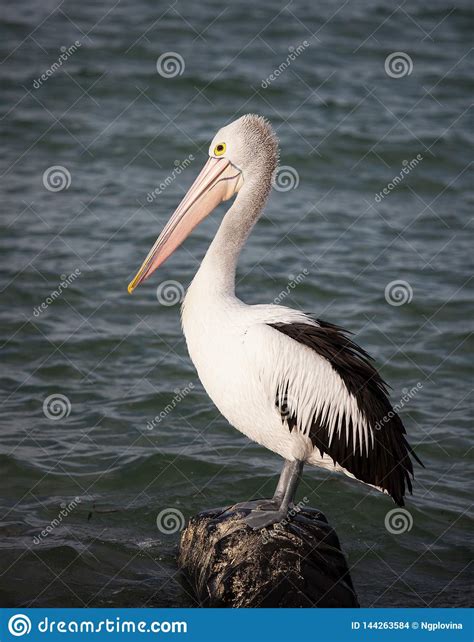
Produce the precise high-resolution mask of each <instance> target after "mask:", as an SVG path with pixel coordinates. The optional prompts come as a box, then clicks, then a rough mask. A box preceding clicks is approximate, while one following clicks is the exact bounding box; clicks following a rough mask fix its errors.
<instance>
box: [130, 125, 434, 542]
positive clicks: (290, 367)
mask: <svg viewBox="0 0 474 642" xmlns="http://www.w3.org/2000/svg"><path fill="white" fill-rule="evenodd" d="M278 156H279V150H278V140H277V137H276V135H275V133H274V131H273V129H272V127H271V125H270V123H269V122H268V121H267V120H265V119H264V118H262V117H261V116H257V115H254V114H248V115H246V116H242V117H241V118H239V119H238V120H235V121H234V122H232V123H230V124H229V125H226V126H225V127H223V128H222V129H220V130H219V131H218V132H217V134H216V136H215V137H214V139H213V140H212V142H211V145H210V147H209V158H208V160H207V162H206V164H205V165H204V167H203V169H202V171H201V173H200V174H199V175H198V177H197V178H196V180H195V181H194V183H193V184H192V186H191V188H190V189H189V191H188V192H187V194H186V195H185V197H184V199H183V200H182V202H181V203H180V205H179V206H178V208H177V209H176V211H175V212H174V214H173V215H172V216H171V218H170V220H169V221H168V223H167V224H166V226H165V227H164V229H163V231H162V232H161V234H160V236H159V237H158V239H157V240H156V242H155V244H154V245H153V247H152V248H151V250H150V252H149V253H148V256H147V257H146V259H145V260H144V262H143V264H142V266H141V267H140V269H139V270H138V272H137V274H136V276H135V277H134V279H133V280H132V281H131V283H130V285H129V286H128V291H129V292H130V293H131V292H133V290H134V289H135V288H136V287H137V286H138V285H139V284H140V283H143V281H145V279H147V278H148V277H150V275H151V274H152V273H153V272H154V271H155V270H156V269H157V268H158V267H159V266H160V265H162V264H163V263H164V262H165V261H166V259H167V258H168V257H169V256H170V255H171V254H172V253H173V252H174V251H175V250H176V248H177V247H178V246H179V245H181V243H182V242H183V241H184V240H185V238H186V237H187V236H188V235H189V234H190V233H191V232H192V230H193V229H194V228H195V227H196V226H197V225H198V224H199V223H200V222H201V221H203V220H204V219H205V218H206V217H207V216H208V215H209V214H211V212H212V211H213V210H214V209H215V208H216V207H217V205H219V204H220V203H221V202H223V201H226V200H229V199H230V198H232V197H233V196H236V198H235V200H234V202H233V204H232V206H231V207H230V208H229V210H228V211H227V213H226V214H225V216H224V218H223V220H222V222H221V224H220V227H219V229H218V231H217V233H216V235H215V237H214V239H213V241H212V243H211V245H210V247H209V249H208V251H207V253H206V255H205V257H204V259H203V261H202V263H201V266H200V268H199V270H198V272H197V273H196V275H195V277H194V279H193V280H192V283H191V285H190V286H189V289H188V291H187V294H186V297H185V299H184V301H183V306H182V327H183V332H184V335H185V337H186V343H187V346H188V351H189V354H190V357H191V359H192V361H193V363H194V365H195V367H196V370H197V373H198V375H199V378H200V379H201V382H202V384H203V386H204V388H205V390H206V392H207V393H208V395H209V397H210V398H211V399H212V401H213V402H214V404H215V405H216V406H217V408H218V409H219V411H220V412H221V413H222V415H223V416H224V417H225V418H226V419H227V421H228V422H229V423H230V424H231V425H232V426H234V427H235V428H236V429H237V430H239V431H240V432H242V433H244V434H245V435H247V437H249V438H250V439H251V440H253V441H255V442H257V443H259V444H261V445H262V446H264V447H266V448H268V449H269V450H271V451H273V452H275V453H277V454H278V455H280V456H281V457H283V459H284V465H283V469H282V472H281V475H280V479H279V481H278V484H277V487H276V490H275V494H274V496H273V499H271V500H255V501H252V502H246V503H242V504H236V506H235V507H234V508H237V509H238V508H245V509H247V510H246V513H245V521H246V523H247V524H248V525H249V526H251V527H252V528H254V529H259V528H264V527H266V526H269V525H270V524H273V523H276V522H279V521H281V520H282V519H284V518H285V517H286V516H287V515H288V511H289V509H290V508H291V507H292V506H293V501H294V497H295V493H296V489H297V486H298V482H299V480H300V477H301V474H302V470H303V466H304V464H310V465H313V466H320V467H322V468H324V469H327V470H331V471H336V472H342V473H345V474H346V475H348V476H349V477H351V478H355V479H357V480H359V481H361V482H364V483H365V484H368V485H369V486H372V487H375V488H377V489H378V490H380V491H382V492H383V493H386V494H388V495H390V496H391V497H392V498H393V500H394V501H395V503H396V504H398V505H400V506H403V504H404V499H403V498H404V495H405V492H406V490H407V489H408V491H409V492H410V493H411V491H412V484H411V478H412V477H413V465H412V461H411V458H410V455H411V456H413V457H414V458H415V459H416V460H417V461H419V459H418V458H417V457H416V455H415V454H414V452H413V450H412V448H411V447H410V446H409V444H408V442H407V440H406V431H405V428H404V426H403V424H402V421H401V419H400V417H399V416H398V415H397V413H396V412H395V411H394V409H393V407H392V405H391V403H390V401H389V399H388V396H387V387H386V384H385V383H384V381H383V380H382V378H381V377H380V375H379V374H378V372H377V370H376V369H375V368H374V366H373V365H372V360H371V357H369V355H368V354H367V353H366V352H365V351H364V350H363V349H362V348H360V347H359V346H358V345H356V344H355V343H354V342H353V341H352V340H351V339H350V338H349V337H348V332H346V331H345V330H343V329H342V328H340V327H338V326H336V325H333V324H331V323H327V322H324V321H321V320H319V319H316V318H313V317H312V316H310V315H308V314H305V313H303V312H299V311H297V310H292V309H291V308H287V307H284V306H282V305H268V304H264V305H247V304H245V303H244V302H243V301H241V300H240V299H238V298H237V297H236V295H235V274H236V267H237V261H238V258H239V255H240V252H241V250H242V248H243V246H244V244H245V242H246V240H247V238H248V236H249V234H250V232H251V230H252V228H253V227H254V225H255V223H256V222H257V220H258V219H259V217H260V215H261V213H262V210H263V208H264V206H265V203H266V201H267V198H268V195H269V193H270V190H271V187H272V177H273V174H274V172H275V170H276V168H277V163H278ZM419 463H420V464H421V462H419Z"/></svg>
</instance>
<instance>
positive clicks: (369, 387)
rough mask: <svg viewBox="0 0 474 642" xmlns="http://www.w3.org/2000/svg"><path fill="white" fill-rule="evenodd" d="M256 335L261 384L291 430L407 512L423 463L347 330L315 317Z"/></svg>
mask: <svg viewBox="0 0 474 642" xmlns="http://www.w3.org/2000/svg"><path fill="white" fill-rule="evenodd" d="M252 333H253V335H254V336H253V341H252V345H254V346H256V345H258V346H259V348H258V350H257V354H256V355H255V358H256V359H257V360H258V361H259V363H258V364H257V366H258V367H259V369H260V377H261V380H262V381H263V382H264V385H265V389H266V391H267V393H268V395H269V396H270V399H271V400H272V401H273V403H274V404H275V406H276V409H277V411H278V412H279V413H280V415H281V419H282V422H283V423H284V424H285V425H286V426H287V427H288V430H289V431H293V430H298V431H300V432H301V433H303V434H304V435H306V436H307V437H309V439H310V440H311V442H312V445H313V447H314V448H315V449H317V451H319V453H320V455H321V456H329V457H330V458H332V460H333V462H334V464H335V465H338V466H340V467H341V468H344V469H345V470H346V471H347V472H348V473H349V474H351V475H353V476H354V477H356V478H357V479H359V480H361V481H363V482H365V483H367V484H371V485H373V486H376V487H378V488H380V489H381V490H383V491H384V492H386V493H388V494H390V495H391V496H392V497H393V499H394V501H395V502H396V503H397V504H399V505H403V497H404V495H405V490H406V489H408V491H409V492H411V489H412V486H411V477H412V476H413V466H412V462H411V459H410V454H412V455H413V456H414V457H415V458H416V459H417V461H419V460H418V458H417V457H416V455H414V453H413V451H412V449H411V447H410V446H409V444H408V442H407V440H406V437H405V435H406V431H405V428H404V426H403V423H402V421H401V419H400V417H399V416H398V415H397V413H396V412H395V410H394V409H393V407H392V405H391V403H390V401H389V399H388V396H387V386H386V384H385V383H384V381H383V380H382V378H381V377H380V375H379V373H378V372H377V370H376V369H375V368H374V366H373V365H372V360H371V358H370V357H369V355H368V354H367V353H366V352H365V351H364V350H363V349H362V348H360V347H359V346H358V345H357V344H356V343H354V342H353V341H352V340H351V339H350V338H349V337H348V336H347V333H346V332H345V331H344V330H342V329H341V328H339V327H337V326H335V325H332V324H330V323H325V322H323V321H320V320H317V321H313V320H312V319H311V318H309V317H307V318H306V319H304V320H300V319H298V320H297V321H294V322H286V321H285V322H281V321H276V320H272V321H268V322H267V323H266V324H265V325H263V324H258V326H257V325H256V326H254V327H253V329H252ZM268 353H270V354H271V357H270V354H268ZM419 463H421V462H419Z"/></svg>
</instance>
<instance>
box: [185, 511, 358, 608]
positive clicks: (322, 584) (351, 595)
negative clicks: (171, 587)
mask: <svg viewBox="0 0 474 642" xmlns="http://www.w3.org/2000/svg"><path fill="white" fill-rule="evenodd" d="M245 513H246V511H245V510H242V509H239V510H237V511H236V510H233V509H232V508H216V509H211V510H208V511H204V512H202V513H199V514H198V515H196V516H195V517H192V518H191V519H190V521H189V524H188V525H187V527H186V529H185V530H184V531H183V532H182V535H181V542H180V550H179V557H178V564H179V566H180V568H181V569H182V571H183V573H184V575H185V577H186V579H187V581H188V583H189V584H190V585H191V587H192V589H193V591H194V593H195V595H196V597H197V599H198V601H199V603H200V604H201V605H202V606H204V607H241V608H242V607H320V608H327V607H358V606H359V604H358V601H357V596H356V594H355V591H354V587H353V585H352V581H351V578H350V575H349V569H348V567H347V562H346V559H345V557H344V554H343V553H342V550H341V547H340V544H339V540H338V537H337V535H336V533H335V531H334V530H333V529H332V528H331V526H330V525H329V524H328V522H327V519H326V517H325V516H324V515H323V514H322V513H321V512H319V511H317V510H314V509H311V508H303V509H301V510H300V511H299V512H298V513H297V514H295V515H294V516H292V517H291V519H289V520H284V521H283V522H280V523H279V524H275V525H273V526H270V527H268V528H267V529H262V530H252V529H251V528H250V527H249V526H248V525H246V524H245V523H243V522H242V518H243V517H244V516H245Z"/></svg>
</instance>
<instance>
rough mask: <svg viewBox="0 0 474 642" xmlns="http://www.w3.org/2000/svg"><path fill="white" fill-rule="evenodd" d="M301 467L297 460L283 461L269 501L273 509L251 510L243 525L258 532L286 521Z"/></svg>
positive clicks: (302, 463)
mask: <svg viewBox="0 0 474 642" xmlns="http://www.w3.org/2000/svg"><path fill="white" fill-rule="evenodd" d="M303 466H304V462H302V461H299V460H294V461H285V464H284V466H283V470H282V471H281V475H280V479H279V480H278V484H277V487H276V490H275V494H274V496H273V500H272V501H271V504H273V506H274V507H273V506H271V507H270V506H269V509H267V508H266V507H264V506H261V507H256V508H252V509H251V511H250V513H249V514H248V515H247V516H246V517H245V518H244V519H243V521H244V522H245V524H248V526H251V527H252V528H253V529H255V530H258V529H260V528H266V527H267V526H271V525H272V524H276V523H278V522H281V521H283V520H284V519H286V518H287V516H288V509H289V507H290V506H291V505H292V504H293V501H294V498H295V495H296V489H297V488H298V484H299V481H300V479H301V473H302V471H303Z"/></svg>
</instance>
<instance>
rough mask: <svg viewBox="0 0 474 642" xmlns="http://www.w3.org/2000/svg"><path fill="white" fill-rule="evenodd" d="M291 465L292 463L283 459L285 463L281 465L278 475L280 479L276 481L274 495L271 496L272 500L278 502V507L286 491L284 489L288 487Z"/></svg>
mask: <svg viewBox="0 0 474 642" xmlns="http://www.w3.org/2000/svg"><path fill="white" fill-rule="evenodd" d="M292 464H293V462H292V461H288V459H285V463H284V464H283V468H282V470H281V473H280V479H279V480H278V484H277V487H276V488H275V493H274V495H273V499H274V500H275V501H277V502H278V505H280V504H281V502H282V501H283V497H284V495H285V490H286V487H287V486H288V481H289V479H290V476H291V465H292Z"/></svg>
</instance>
